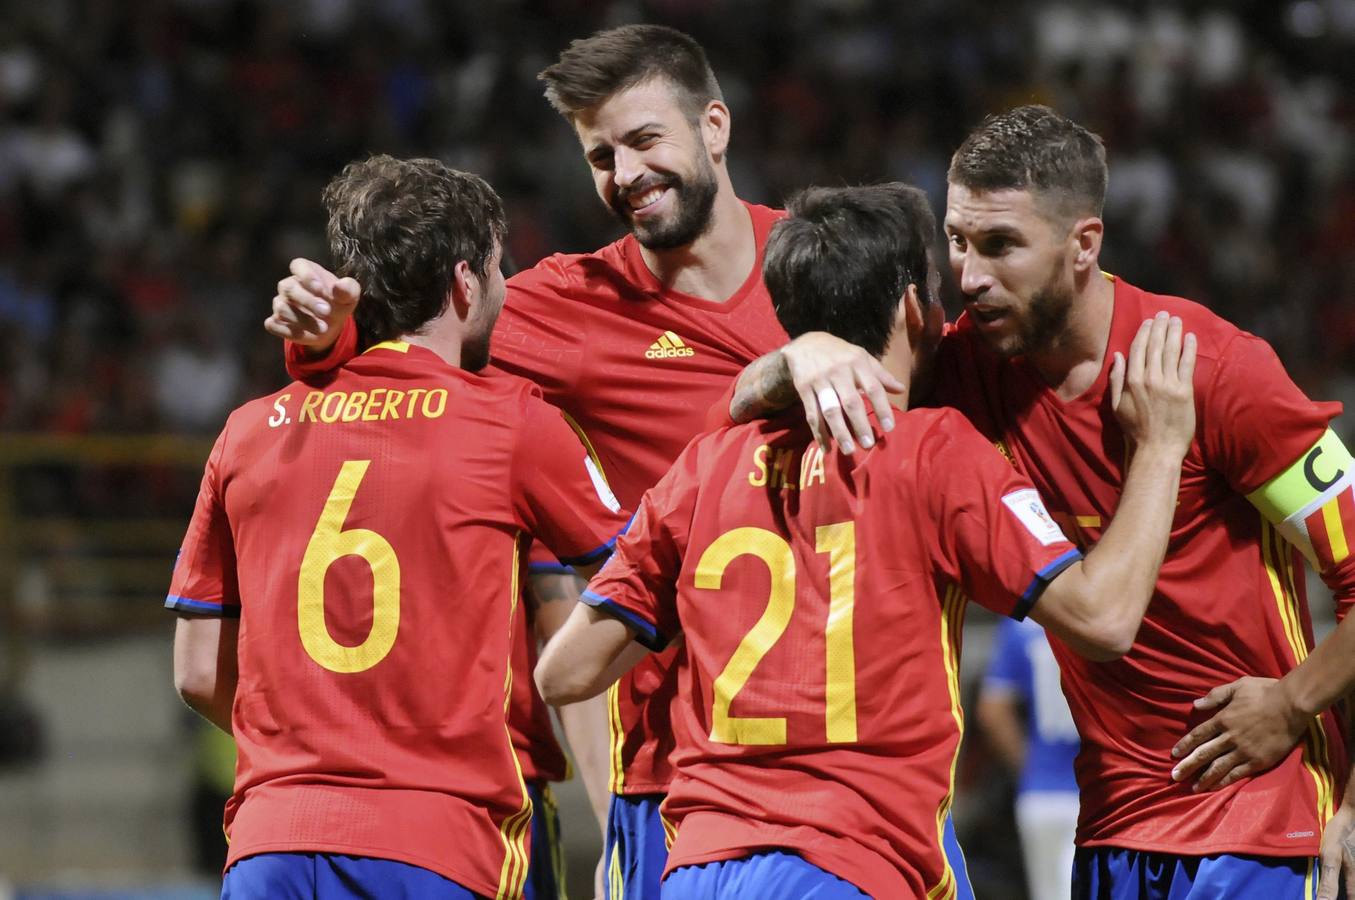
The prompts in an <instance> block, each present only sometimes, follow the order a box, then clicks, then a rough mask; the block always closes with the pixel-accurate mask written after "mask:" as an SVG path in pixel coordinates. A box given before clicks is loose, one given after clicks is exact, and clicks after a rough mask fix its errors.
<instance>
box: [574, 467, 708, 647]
mask: <svg viewBox="0 0 1355 900" xmlns="http://www.w3.org/2000/svg"><path fill="white" fill-rule="evenodd" d="M694 447H695V445H692V446H689V447H688V448H687V449H686V450H685V451H683V453H682V455H681V456H679V457H678V460H677V462H675V463H674V464H673V467H672V468H671V469H669V470H668V474H666V475H664V477H663V478H662V479H660V481H659V483H658V484H656V485H655V486H654V487H652V488H650V489H649V490H648V491H647V492H646V493H645V496H644V498H643V499H642V500H641V501H640V508H639V509H638V510H636V513H635V521H634V522H633V523H632V524H631V527H630V529H629V530H628V531H627V532H626V534H625V535H624V536H622V538H621V540H620V541H618V542H617V547H616V553H615V554H614V555H613V556H612V558H611V559H610V560H608V561H607V565H605V566H603V567H602V571H600V572H598V574H597V575H596V576H594V578H593V580H592V581H591V582H589V584H588V589H587V590H586V591H584V593H583V602H584V603H587V604H589V605H590V606H594V607H597V608H598V609H601V610H603V611H604V612H606V613H608V614H610V615H612V616H615V617H616V618H618V619H620V620H621V621H622V622H624V623H626V624H627V625H629V626H630V628H631V630H633V631H634V632H635V634H636V638H635V639H636V640H637V641H638V642H639V643H640V644H641V645H642V646H644V647H648V648H649V649H650V650H656V651H657V650H662V649H663V648H665V647H667V646H668V644H669V643H670V642H671V641H672V640H673V639H674V638H676V637H677V635H678V634H679V632H680V631H681V624H680V623H679V620H678V612H677V582H678V577H679V575H680V573H681V570H682V555H683V553H684V551H685V550H686V548H687V542H688V537H689V535H690V532H691V523H692V512H693V510H694V509H695V506H696V488H697V485H698V484H699V483H700V480H699V476H698V473H697V471H696V464H695V460H696V451H695V449H694Z"/></svg>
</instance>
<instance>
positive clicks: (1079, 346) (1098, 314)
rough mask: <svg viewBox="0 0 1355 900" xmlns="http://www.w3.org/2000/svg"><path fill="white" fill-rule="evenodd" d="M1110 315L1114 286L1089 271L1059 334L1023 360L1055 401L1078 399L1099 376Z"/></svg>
mask: <svg viewBox="0 0 1355 900" xmlns="http://www.w3.org/2000/svg"><path fill="white" fill-rule="evenodd" d="M1114 312H1115V286H1114V284H1113V283H1112V282H1111V281H1110V279H1108V278H1106V277H1105V276H1103V275H1102V274H1101V272H1100V271H1099V270H1093V271H1092V272H1091V273H1090V274H1089V275H1088V277H1087V279H1086V283H1085V284H1081V285H1078V287H1077V289H1076V293H1075V295H1074V297H1073V304H1072V309H1071V310H1069V313H1068V323H1067V324H1066V325H1065V326H1064V328H1063V331H1062V332H1060V333H1059V335H1058V337H1056V338H1055V339H1054V341H1053V342H1052V343H1051V344H1050V346H1049V347H1047V348H1045V349H1043V350H1041V351H1039V352H1038V353H1032V354H1030V356H1029V357H1027V359H1028V361H1029V362H1030V364H1031V365H1033V366H1034V367H1035V369H1036V371H1038V372H1039V373H1040V377H1042V378H1043V379H1044V380H1045V383H1047V384H1048V385H1049V386H1050V388H1051V389H1053V391H1054V393H1055V394H1057V395H1058V397H1059V399H1061V400H1072V399H1074V398H1075V397H1079V396H1081V395H1082V394H1083V393H1084V392H1085V391H1086V390H1087V388H1089V387H1091V386H1092V385H1093V384H1094V383H1095V382H1096V379H1097V378H1098V377H1099V376H1100V374H1101V369H1102V367H1103V366H1104V364H1105V359H1106V347H1107V345H1108V344H1109V343H1110V324H1111V320H1112V318H1113V317H1114Z"/></svg>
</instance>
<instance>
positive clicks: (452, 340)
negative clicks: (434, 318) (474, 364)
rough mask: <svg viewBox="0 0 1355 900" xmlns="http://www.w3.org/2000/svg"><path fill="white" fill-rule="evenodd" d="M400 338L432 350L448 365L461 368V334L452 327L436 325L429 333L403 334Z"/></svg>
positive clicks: (407, 342)
mask: <svg viewBox="0 0 1355 900" xmlns="http://www.w3.org/2000/svg"><path fill="white" fill-rule="evenodd" d="M400 340H402V341H404V342H405V343H406V344H413V345H414V346H415V347H422V348H424V349H425V350H430V351H432V352H433V353H435V354H437V356H438V357H439V358H440V359H441V360H442V361H443V362H445V363H447V365H449V366H455V367H456V368H458V369H459V368H461V335H460V334H459V333H457V332H455V331H454V330H453V329H451V328H438V327H436V326H435V327H433V328H430V329H429V330H428V333H427V334H402V335H400Z"/></svg>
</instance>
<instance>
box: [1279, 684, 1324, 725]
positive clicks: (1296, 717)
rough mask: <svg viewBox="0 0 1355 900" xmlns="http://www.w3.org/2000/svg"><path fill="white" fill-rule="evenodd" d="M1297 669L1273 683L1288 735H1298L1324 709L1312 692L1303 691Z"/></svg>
mask: <svg viewBox="0 0 1355 900" xmlns="http://www.w3.org/2000/svg"><path fill="white" fill-rule="evenodd" d="M1299 674H1300V670H1299V669H1295V670H1293V671H1291V672H1290V673H1289V675H1286V676H1285V677H1284V678H1281V679H1280V680H1279V681H1277V682H1276V683H1275V691H1276V692H1277V693H1278V694H1279V697H1280V703H1281V710H1282V712H1283V715H1284V722H1285V727H1286V728H1288V730H1289V732H1290V734H1293V735H1296V736H1297V735H1299V734H1302V733H1303V730H1304V729H1305V728H1307V727H1308V723H1309V722H1311V721H1312V720H1313V718H1314V717H1315V716H1318V715H1320V714H1321V713H1322V710H1323V709H1324V708H1325V707H1324V706H1322V705H1321V700H1320V698H1318V697H1317V696H1315V695H1314V692H1312V691H1308V690H1305V689H1304V687H1303V685H1302V683H1301V681H1300V678H1299V677H1294V676H1298V675H1299Z"/></svg>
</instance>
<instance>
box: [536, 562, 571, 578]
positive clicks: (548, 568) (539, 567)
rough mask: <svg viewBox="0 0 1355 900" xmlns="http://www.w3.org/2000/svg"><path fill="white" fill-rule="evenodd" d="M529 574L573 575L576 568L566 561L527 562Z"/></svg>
mask: <svg viewBox="0 0 1355 900" xmlns="http://www.w3.org/2000/svg"><path fill="white" fill-rule="evenodd" d="M527 574H528V575H573V574H574V570H573V569H571V568H570V567H569V566H567V565H565V564H564V563H558V562H534V563H528V564H527Z"/></svg>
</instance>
